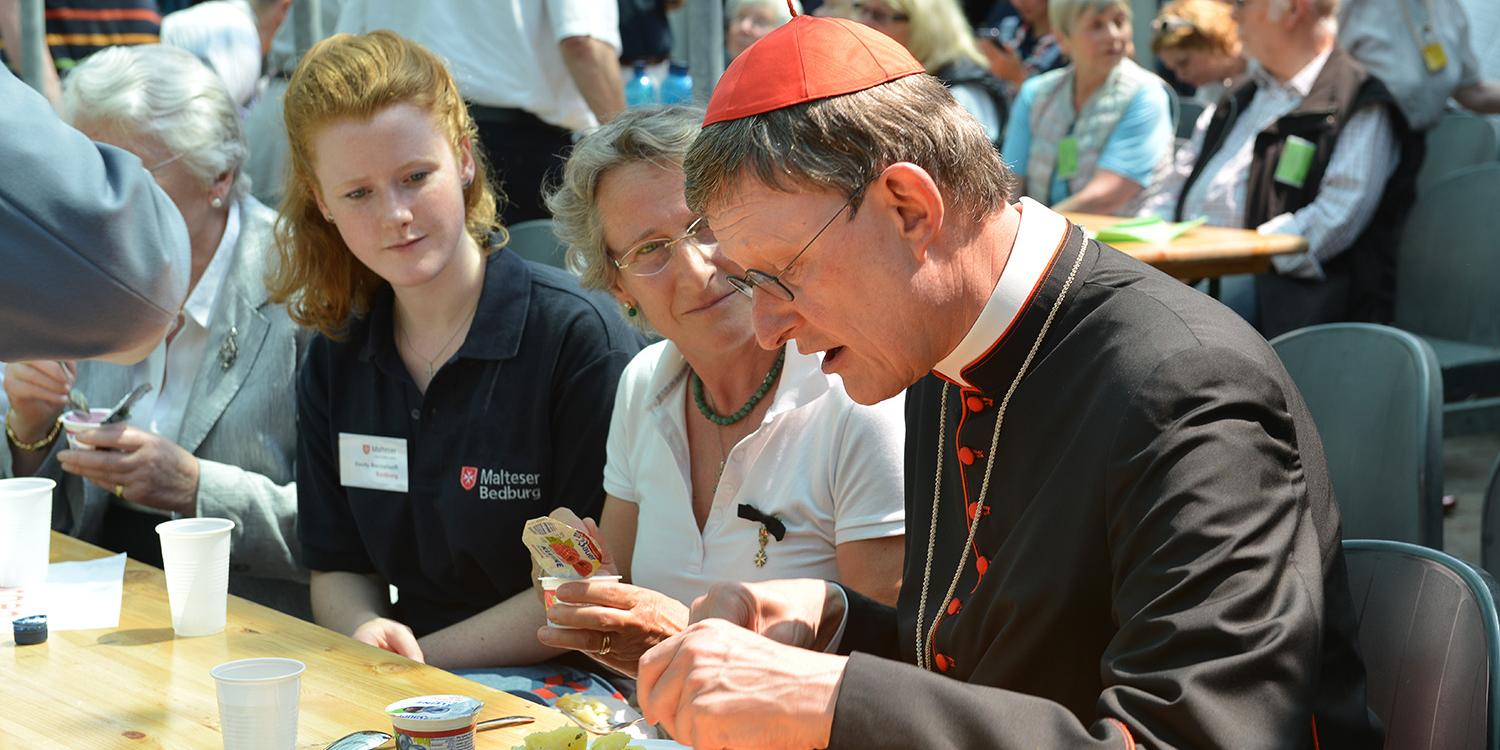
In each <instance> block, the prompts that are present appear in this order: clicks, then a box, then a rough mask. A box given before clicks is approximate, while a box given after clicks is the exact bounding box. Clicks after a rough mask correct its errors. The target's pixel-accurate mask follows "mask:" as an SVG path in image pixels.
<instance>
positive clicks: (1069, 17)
mask: <svg viewBox="0 0 1500 750" xmlns="http://www.w3.org/2000/svg"><path fill="white" fill-rule="evenodd" d="M1109 8H1122V9H1124V11H1125V15H1127V16H1128V15H1131V13H1130V0H1047V23H1049V24H1051V25H1052V30H1053V31H1054V32H1056V33H1057V35H1058V36H1071V35H1072V33H1073V22H1074V21H1077V20H1078V17H1079V16H1081V15H1083V14H1084V13H1086V12H1088V11H1093V12H1095V13H1098V12H1100V11H1103V10H1107V9H1109Z"/></svg>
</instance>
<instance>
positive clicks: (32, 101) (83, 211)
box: [0, 70, 188, 361]
mask: <svg viewBox="0 0 1500 750" xmlns="http://www.w3.org/2000/svg"><path fill="white" fill-rule="evenodd" d="M0 102H4V103H5V104H4V106H0V133H4V134H5V136H4V137H0V165H4V167H3V170H0V268H3V269H4V271H3V272H0V300H3V302H0V330H3V331H5V335H3V336H0V361H22V360H34V359H62V358H69V359H71V358H87V357H95V356H101V355H105V354H110V353H114V352H120V351H126V350H132V349H139V348H141V347H143V346H146V345H147V344H149V343H150V342H151V341H152V340H154V339H155V338H156V337H159V336H160V335H161V334H162V333H163V331H165V330H166V327H167V325H168V323H170V322H171V321H172V320H173V319H174V318H175V317H176V315H177V310H178V309H179V308H180V307H181V305H182V300H183V298H184V297H185V296H186V295H187V274H188V237H187V229H186V227H185V226H184V225H183V223H182V217H181V215H180V214H179V213H178V212H177V208H176V206H174V205H173V204H172V202H171V200H170V199H169V198H168V197H167V194H166V193H164V192H162V190H161V188H159V187H157V185H156V181H155V180H154V179H153V178H152V177H151V174H150V173H149V172H147V171H146V170H144V169H142V168H141V163H140V160H139V159H137V158H135V157H134V156H133V155H131V154H129V153H127V152H125V151H122V150H120V149H116V148H113V147H111V146H105V145H102V144H96V143H94V142H92V141H90V140H89V139H88V138H86V137H85V136H84V135H83V134H82V133H80V132H78V131H77V130H74V129H72V128H70V127H68V126H67V125H65V124H63V122H62V121H61V120H59V119H58V118H57V115H56V114H55V113H54V112H53V111H52V108H51V106H50V105H48V103H47V101H46V100H45V99H43V98H42V97H41V95H39V94H37V93H36V92H34V91H32V90H31V89H29V88H28V87H27V86H26V85H25V84H23V83H21V82H20V81H19V80H17V79H16V77H15V76H14V75H13V74H11V73H10V72H9V71H8V70H0Z"/></svg>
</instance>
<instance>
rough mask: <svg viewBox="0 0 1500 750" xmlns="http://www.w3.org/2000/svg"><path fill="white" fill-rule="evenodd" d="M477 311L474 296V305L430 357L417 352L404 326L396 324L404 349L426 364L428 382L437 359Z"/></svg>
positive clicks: (476, 302)
mask: <svg viewBox="0 0 1500 750" xmlns="http://www.w3.org/2000/svg"><path fill="white" fill-rule="evenodd" d="M478 311H479V298H478V297H475V298H474V307H472V308H470V309H469V314H468V315H465V316H464V317H463V319H462V320H460V321H459V322H458V325H456V326H454V327H453V332H452V333H450V334H448V340H447V341H444V342H443V346H442V347H441V348H439V349H438V350H437V354H434V355H433V356H432V358H431V359H429V358H427V357H424V356H422V353H421V352H419V351H417V348H416V347H414V346H412V345H411V337H410V336H407V335H406V328H405V327H403V326H396V330H397V331H399V332H400V333H401V340H402V341H404V342H405V343H406V350H407V351H409V352H411V353H412V354H414V355H416V357H417V359H420V360H422V362H423V363H424V364H426V366H427V377H426V380H427V382H429V383H431V382H432V375H433V373H434V372H436V370H437V368H436V365H437V361H438V359H439V358H440V357H442V356H443V353H444V352H446V351H448V346H449V345H450V344H452V343H453V339H455V338H457V337H458V332H459V331H462V330H463V329H464V325H466V324H467V323H468V322H469V321H471V320H473V319H474V314H475V313H477V312H478Z"/></svg>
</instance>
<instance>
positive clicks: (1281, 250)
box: [1064, 211, 1307, 280]
mask: <svg viewBox="0 0 1500 750" xmlns="http://www.w3.org/2000/svg"><path fill="white" fill-rule="evenodd" d="M1064 215H1065V216H1067V217H1068V219H1069V220H1070V221H1072V222H1073V223H1075V224H1078V225H1080V226H1082V227H1084V228H1085V229H1088V230H1091V231H1093V232H1097V231H1099V230H1100V229H1103V228H1105V227H1108V226H1111V225H1114V224H1118V223H1120V222H1122V221H1125V219H1124V218H1122V217H1119V216H1105V215H1102V214H1084V213H1074V212H1071V211H1069V212H1067V213H1065V214H1064ZM1109 244H1110V245H1111V246H1112V247H1115V248H1117V249H1119V250H1120V251H1122V252H1125V253H1129V254H1130V255H1131V256H1133V257H1135V259H1136V260H1140V261H1143V262H1145V263H1150V264H1151V265H1153V266H1156V267H1157V268H1159V269H1161V270H1162V271H1165V272H1167V273H1169V274H1171V275H1173V276H1175V277H1177V278H1179V279H1184V280H1191V279H1214V278H1218V277H1220V276H1227V275H1229V274H1234V273H1260V272H1262V271H1269V270H1271V256H1273V255H1283V254H1286V253H1301V252H1306V251H1307V240H1306V239H1305V238H1302V237H1298V236H1296V235H1291V234H1259V233H1257V232H1256V231H1255V230H1253V229H1232V228H1229V227H1210V226H1200V227H1197V228H1195V229H1191V230H1188V232H1187V234H1184V235H1182V236H1181V237H1178V238H1177V239H1175V240H1173V241H1171V242H1169V243H1167V244H1150V243H1144V242H1111V243H1109Z"/></svg>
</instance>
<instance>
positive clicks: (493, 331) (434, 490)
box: [297, 250, 642, 636]
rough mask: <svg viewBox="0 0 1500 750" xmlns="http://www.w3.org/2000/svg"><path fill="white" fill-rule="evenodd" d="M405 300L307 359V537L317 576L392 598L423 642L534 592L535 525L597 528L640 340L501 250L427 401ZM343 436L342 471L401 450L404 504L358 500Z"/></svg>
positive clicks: (317, 345)
mask: <svg viewBox="0 0 1500 750" xmlns="http://www.w3.org/2000/svg"><path fill="white" fill-rule="evenodd" d="M393 300H394V297H393V293H392V291H391V289H390V288H389V287H385V288H384V289H383V290H382V291H381V292H380V293H379V294H378V295H377V298H376V299H375V300H374V302H373V303H372V305H371V310H370V313H369V314H368V315H367V316H366V317H365V318H363V319H359V320H356V321H355V322H354V323H353V324H352V325H351V327H350V330H349V335H348V336H347V337H346V338H345V340H344V341H333V340H330V339H328V338H326V337H323V336H319V337H318V338H317V339H316V340H315V341H314V342H313V344H312V345H311V347H310V349H309V351H308V355H307V359H306V361H305V362H304V364H303V368H302V371H301V372H300V373H299V377H298V388H297V402H298V415H297V416H298V419H297V421H298V446H297V451H298V460H297V490H298V493H297V494H298V500H297V508H298V513H299V520H298V527H299V528H298V531H299V536H300V538H301V541H302V555H303V562H304V563H305V564H306V565H307V566H308V567H309V568H311V569H313V570H321V571H334V570H338V571H350V572H355V573H378V574H380V575H381V576H382V577H383V578H385V580H387V581H388V582H390V583H392V584H394V585H395V586H396V587H397V588H398V589H399V590H400V601H399V603H398V604H397V605H396V611H395V616H396V618H397V619H399V620H400V621H401V622H404V623H406V624H407V625H409V626H410V627H411V628H412V629H413V630H414V631H416V633H417V635H419V636H421V635H425V634H427V633H430V632H432V631H435V630H440V629H442V628H444V627H447V626H448V625H452V624H453V623H456V622H459V621H461V620H464V619H466V618H468V617H471V616H473V615H475V614H477V613H479V612H481V611H483V610H485V609H487V608H489V607H491V606H493V605H495V604H497V603H499V602H500V601H502V600H504V599H506V598H508V597H510V596H511V595H513V594H515V593H516V592H518V591H521V590H522V589H525V588H526V587H528V586H529V585H530V570H531V563H530V558H529V556H528V554H527V552H526V549H525V547H523V546H522V544H521V527H522V524H523V523H524V522H525V521H526V520H527V519H529V518H534V517H536V516H541V515H545V514H546V513H547V512H548V511H550V510H552V509H553V508H556V507H558V506H567V507H569V508H571V509H573V511H574V512H575V513H577V514H578V515H579V516H581V517H582V516H593V517H595V518H597V517H598V516H599V511H600V509H601V508H602V506H603V502H604V491H603V487H602V481H603V473H604V443H605V437H606V435H607V434H608V432H609V417H610V413H611V410H612V409H613V406H614V398H615V385H616V381H618V380H619V377H620V371H621V370H622V369H624V367H625V364H626V363H627V362H629V361H630V358H631V357H632V356H634V354H635V353H636V351H637V350H639V349H640V347H641V343H642V340H641V337H640V335H639V334H637V333H636V332H635V331H634V330H633V329H631V328H630V327H629V326H627V325H626V324H625V323H624V321H623V320H622V319H621V318H620V315H619V313H618V312H616V311H615V310H613V309H610V307H609V306H608V303H607V302H605V301H603V300H602V299H600V298H599V297H598V296H597V295H590V294H587V293H585V292H583V291H581V290H580V288H579V287H578V285H577V283H576V282H575V281H574V280H573V278H572V277H571V276H569V275H568V274H566V273H565V272H563V271H559V270H557V269H554V268H549V267H544V266H538V265H533V264H531V263H529V262H527V261H524V260H521V259H520V258H519V257H518V256H516V255H515V254H514V253H513V252H511V251H509V250H501V251H499V252H497V253H495V254H494V255H492V256H490V257H489V258H488V259H487V261H486V267H485V279H484V290H483V291H482V292H481V294H480V298H479V307H478V309H477V311H476V312H475V315H474V322H473V325H471V326H470V328H469V333H468V336H467V338H465V339H464V342H463V345H462V346H460V347H459V349H458V352H457V353H456V354H454V356H453V357H452V358H451V359H449V360H448V361H447V362H445V363H444V364H443V366H442V368H441V369H439V370H438V372H437V373H436V375H435V376H434V377H433V379H432V382H431V384H430V385H429V386H428V388H427V393H426V394H425V395H424V394H423V393H421V392H420V391H418V390H417V387H416V383H415V382H414V381H413V380H412V378H411V375H410V374H409V373H408V372H407V371H406V367H405V366H404V365H403V364H402V362H401V358H400V355H399V354H398V353H397V351H396V346H395V338H394V329H393V319H392V304H393ZM341 433H342V434H343V435H344V436H345V438H344V440H343V441H342V443H343V445H344V448H343V450H344V451H345V455H344V456H343V457H342V458H343V460H344V461H345V462H346V463H347V462H351V461H365V459H366V457H369V455H370V444H371V443H372V442H373V443H375V455H376V457H380V454H381V451H382V450H386V451H390V450H399V447H397V448H392V446H399V443H398V442H396V441H401V440H404V441H405V455H406V464H407V471H406V476H405V479H406V482H407V491H405V492H400V491H396V490H390V489H369V488H367V487H357V486H349V485H350V484H351V483H352V484H358V483H360V480H352V479H351V477H355V476H365V474H356V472H355V471H353V470H351V471H349V475H350V476H347V477H342V478H343V481H341V476H342V472H341V464H340V460H341V455H340V450H341V448H340V445H341V440H340V434H341ZM369 438H373V440H371V439H369ZM382 446H383V447H382ZM361 451H362V452H363V453H364V457H362V456H361V455H360V453H361ZM367 464H368V462H366V465H367ZM381 476H383V477H384V478H385V481H391V480H394V479H395V477H393V476H389V475H386V474H382V475H381ZM366 481H367V480H366Z"/></svg>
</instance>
